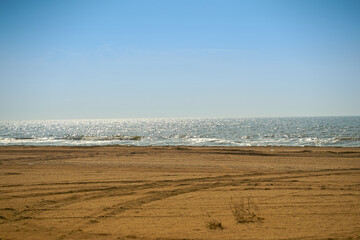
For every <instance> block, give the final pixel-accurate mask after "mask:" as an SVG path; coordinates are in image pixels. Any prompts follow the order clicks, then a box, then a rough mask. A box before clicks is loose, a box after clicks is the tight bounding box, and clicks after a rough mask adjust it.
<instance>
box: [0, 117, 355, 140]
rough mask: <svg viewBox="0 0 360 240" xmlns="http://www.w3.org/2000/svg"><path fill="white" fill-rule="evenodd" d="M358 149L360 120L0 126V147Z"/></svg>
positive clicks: (11, 123)
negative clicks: (102, 146) (117, 146)
mask: <svg viewBox="0 0 360 240" xmlns="http://www.w3.org/2000/svg"><path fill="white" fill-rule="evenodd" d="M117 144H119V145H135V146H181V145H182V146H338V147H360V117H298V118H244V119H241V118H233V119H114V120H64V121H4V122H0V145H34V146H44V145H50V146H93V145H117Z"/></svg>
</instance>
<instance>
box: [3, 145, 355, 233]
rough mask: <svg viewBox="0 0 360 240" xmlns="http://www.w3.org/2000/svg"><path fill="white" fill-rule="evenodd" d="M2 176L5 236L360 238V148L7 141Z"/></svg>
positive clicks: (4, 148)
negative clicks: (243, 213) (240, 204)
mask: <svg viewBox="0 0 360 240" xmlns="http://www.w3.org/2000/svg"><path fill="white" fill-rule="evenodd" d="M0 180H1V181H0V239H24V238H25V239H360V149H359V148H317V147H305V148H296V147H242V148H237V147H185V146H184V147H183V146H181V147H131V146H109V147H24V146H19V147H12V146H9V147H0ZM248 197H251V199H252V200H253V201H254V203H255V204H256V206H257V207H258V209H259V212H258V214H259V216H260V217H261V219H263V220H262V221H256V222H251V223H243V224H239V223H236V221H235V219H234V216H233V214H232V212H231V208H230V200H231V199H234V198H235V199H247V198H248ZM209 219H217V220H219V221H221V223H222V225H223V226H224V229H222V230H211V229H209V228H207V226H206V222H207V221H208V220H209Z"/></svg>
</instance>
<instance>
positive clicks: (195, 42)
mask: <svg viewBox="0 0 360 240" xmlns="http://www.w3.org/2000/svg"><path fill="white" fill-rule="evenodd" d="M329 115H330V116H334V115H360V1H358V0H354V1H350V0H338V1H335V0H299V1H298V0H261V1H260V0H248V1H242V0H234V1H227V0H217V1H215V0H203V1H201V0H157V1H155V0H153V1H151V0H143V1H138V0H123V1H122V0H117V1H110V0H104V1H100V0H98V1H91V0H83V1H81V0H75V1H74V0H71V1H70V0H58V1H54V0H44V1H38V0H32V1H28V0H23V1H20V0H2V1H0V120H30V119H79V118H138V117H140V118H153V117H270V116H271V117H276V116H329Z"/></svg>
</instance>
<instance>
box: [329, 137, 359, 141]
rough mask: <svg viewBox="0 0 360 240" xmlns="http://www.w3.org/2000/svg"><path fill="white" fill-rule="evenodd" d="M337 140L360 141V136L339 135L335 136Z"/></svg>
mask: <svg viewBox="0 0 360 240" xmlns="http://www.w3.org/2000/svg"><path fill="white" fill-rule="evenodd" d="M334 140H336V141H360V137H339V138H334Z"/></svg>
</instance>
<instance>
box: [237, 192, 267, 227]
mask: <svg viewBox="0 0 360 240" xmlns="http://www.w3.org/2000/svg"><path fill="white" fill-rule="evenodd" d="M230 209H231V212H232V214H233V215H234V217H235V221H236V222H237V223H249V222H258V221H262V220H263V218H261V217H259V208H258V206H257V205H256V204H255V203H254V201H253V200H252V198H251V197H247V198H246V199H245V198H231V199H230Z"/></svg>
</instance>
